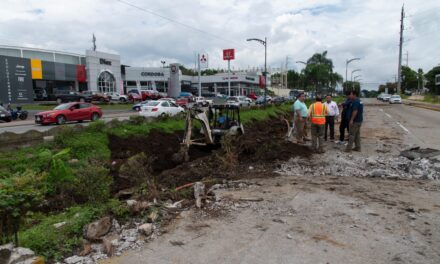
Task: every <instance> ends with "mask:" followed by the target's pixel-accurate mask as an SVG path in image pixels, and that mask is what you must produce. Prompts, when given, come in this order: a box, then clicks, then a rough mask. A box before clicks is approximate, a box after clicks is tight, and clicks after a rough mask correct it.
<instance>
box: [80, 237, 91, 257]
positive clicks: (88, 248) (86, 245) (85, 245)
mask: <svg viewBox="0 0 440 264" xmlns="http://www.w3.org/2000/svg"><path fill="white" fill-rule="evenodd" d="M91 252H92V244H90V243H89V242H88V241H87V240H84V241H83V244H82V250H81V252H80V253H79V254H78V255H80V256H87V255H88V254H90V253H91Z"/></svg>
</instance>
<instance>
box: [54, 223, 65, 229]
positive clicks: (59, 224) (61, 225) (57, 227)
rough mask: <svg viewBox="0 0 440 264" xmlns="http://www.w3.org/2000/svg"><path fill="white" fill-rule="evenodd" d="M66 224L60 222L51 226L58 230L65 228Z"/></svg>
mask: <svg viewBox="0 0 440 264" xmlns="http://www.w3.org/2000/svg"><path fill="white" fill-rule="evenodd" d="M66 224H67V223H66V222H60V223H56V224H53V227H55V228H56V229H60V228H61V227H63V226H65V225H66Z"/></svg>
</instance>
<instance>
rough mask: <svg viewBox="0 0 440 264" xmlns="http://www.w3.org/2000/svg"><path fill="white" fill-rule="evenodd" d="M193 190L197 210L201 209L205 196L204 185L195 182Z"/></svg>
mask: <svg viewBox="0 0 440 264" xmlns="http://www.w3.org/2000/svg"><path fill="white" fill-rule="evenodd" d="M193 188H194V198H195V199H196V206H197V208H201V207H202V198H203V196H205V184H203V183H202V182H196V183H195V184H194V185H193Z"/></svg>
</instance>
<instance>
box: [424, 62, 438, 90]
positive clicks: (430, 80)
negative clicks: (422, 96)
mask: <svg viewBox="0 0 440 264" xmlns="http://www.w3.org/2000/svg"><path fill="white" fill-rule="evenodd" d="M437 74H440V66H436V67H434V68H432V69H431V70H430V71H429V72H427V73H426V74H425V78H426V81H427V82H426V88H428V89H429V92H430V93H432V94H440V85H435V76H436V75H437Z"/></svg>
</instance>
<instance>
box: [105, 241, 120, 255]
mask: <svg viewBox="0 0 440 264" xmlns="http://www.w3.org/2000/svg"><path fill="white" fill-rule="evenodd" d="M116 241H117V240H116ZM102 248H103V252H104V253H105V254H107V256H108V257H111V256H113V255H114V254H115V251H116V245H115V244H114V243H112V241H111V240H109V239H103V240H102Z"/></svg>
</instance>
